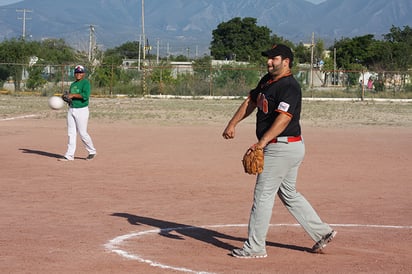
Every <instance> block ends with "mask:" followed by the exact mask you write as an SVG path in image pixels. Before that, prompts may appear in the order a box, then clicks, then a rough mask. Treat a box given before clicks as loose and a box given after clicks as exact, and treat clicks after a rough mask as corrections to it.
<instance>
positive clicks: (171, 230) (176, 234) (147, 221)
mask: <svg viewBox="0 0 412 274" xmlns="http://www.w3.org/2000/svg"><path fill="white" fill-rule="evenodd" d="M111 216H116V217H122V218H125V219H127V221H128V222H129V223H130V224H132V225H149V226H153V227H157V228H159V229H160V231H159V235H161V236H163V237H167V238H171V239H176V240H184V237H183V236H186V237H190V238H192V239H195V240H198V241H202V242H205V243H208V244H212V245H214V246H216V247H219V248H222V249H226V250H232V249H234V248H239V247H241V246H242V244H243V242H244V241H245V240H246V239H245V238H240V237H234V236H230V235H227V234H224V233H221V232H217V231H215V230H212V229H208V228H204V227H195V226H191V225H186V224H180V223H175V222H168V221H163V220H158V219H154V218H150V217H143V216H137V215H133V214H129V213H113V214H111ZM221 239H226V240H232V241H238V242H241V244H240V246H233V245H231V244H229V243H226V242H224V241H222V240H221ZM266 245H267V246H274V247H278V248H287V249H293V250H297V251H304V252H311V249H309V248H306V247H301V246H295V245H286V244H280V243H274V242H266Z"/></svg>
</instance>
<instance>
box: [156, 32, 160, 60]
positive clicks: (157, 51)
mask: <svg viewBox="0 0 412 274" xmlns="http://www.w3.org/2000/svg"><path fill="white" fill-rule="evenodd" d="M156 47H157V49H156V64H159V50H160V49H159V47H160V40H159V38H158V39H157V41H156Z"/></svg>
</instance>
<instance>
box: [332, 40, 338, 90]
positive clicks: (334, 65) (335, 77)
mask: <svg viewBox="0 0 412 274" xmlns="http://www.w3.org/2000/svg"><path fill="white" fill-rule="evenodd" d="M337 84H338V77H337V75H336V48H333V85H337Z"/></svg>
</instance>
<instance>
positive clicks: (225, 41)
mask: <svg viewBox="0 0 412 274" xmlns="http://www.w3.org/2000/svg"><path fill="white" fill-rule="evenodd" d="M256 22H257V20H256V18H251V17H246V18H244V19H241V18H240V17H236V18H233V19H231V20H229V21H228V22H223V23H220V24H219V25H218V26H217V29H215V30H213V31H212V36H213V37H212V42H211V46H210V50H211V54H212V56H213V57H214V58H215V59H223V60H237V61H251V60H252V61H254V60H260V59H261V55H260V53H261V51H263V50H266V49H267V48H268V47H270V46H271V44H272V43H273V42H271V37H270V33H271V30H270V29H269V28H267V27H262V26H261V27H260V26H257V25H256Z"/></svg>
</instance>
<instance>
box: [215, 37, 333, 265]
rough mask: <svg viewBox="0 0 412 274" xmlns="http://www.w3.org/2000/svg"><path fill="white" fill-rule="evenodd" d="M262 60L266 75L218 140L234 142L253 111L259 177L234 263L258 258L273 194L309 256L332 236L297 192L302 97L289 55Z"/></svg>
mask: <svg viewBox="0 0 412 274" xmlns="http://www.w3.org/2000/svg"><path fill="white" fill-rule="evenodd" d="M262 55H263V56H265V57H267V70H268V73H267V74H266V75H264V76H263V78H262V79H261V80H260V81H259V84H258V85H257V87H256V88H255V89H253V90H251V91H250V93H249V96H248V97H247V98H246V99H245V100H244V102H243V103H242V104H241V105H240V107H239V108H238V110H237V111H236V113H235V114H234V115H233V117H232V119H231V120H230V121H229V123H228V125H227V126H226V128H225V130H224V131H223V134H222V135H223V138H225V139H232V138H234V137H235V127H236V125H237V124H238V123H239V122H240V121H242V120H243V119H245V118H246V117H248V116H249V115H250V114H251V113H252V112H253V111H254V110H255V109H257V114H256V136H257V139H258V142H257V143H256V144H254V146H257V147H260V148H263V150H264V167H263V172H262V173H260V174H258V175H257V178H256V184H255V189H254V199H253V206H252V209H251V213H250V219H249V226H248V238H247V240H246V241H245V243H244V244H243V247H242V248H237V249H233V250H232V255H233V256H234V257H238V258H263V257H266V256H267V253H266V235H267V232H268V229H269V224H270V219H271V216H272V209H273V206H274V203H275V196H276V194H277V195H278V196H279V198H280V200H281V201H282V202H283V204H284V205H285V206H286V208H287V209H288V210H289V212H290V213H291V214H292V215H293V216H294V217H295V218H296V220H297V221H298V222H299V224H300V225H301V226H302V228H303V229H304V230H305V231H306V232H307V233H308V235H309V236H310V237H311V238H312V239H313V241H314V242H315V245H314V246H313V247H312V251H313V252H315V253H319V252H321V251H322V249H323V248H324V247H325V246H326V244H327V243H329V242H330V241H331V240H332V239H333V237H334V236H335V235H336V231H334V230H333V229H332V228H331V227H330V226H329V225H328V224H326V223H324V222H323V221H322V220H321V219H320V218H319V216H318V214H317V213H316V211H315V210H314V209H313V207H312V206H311V205H310V203H309V202H308V201H307V200H306V199H305V198H304V197H303V196H302V195H301V194H300V193H299V192H297V191H296V180H297V175H298V169H299V166H300V164H301V162H302V160H303V157H304V155H305V145H304V142H303V139H302V136H301V128H300V122H299V120H300V112H301V108H302V92H301V88H300V86H299V84H298V82H297V81H296V80H295V78H294V77H293V75H292V72H291V68H292V62H293V53H292V51H291V49H290V48H289V47H287V46H285V45H281V44H279V45H274V46H273V47H272V49H269V50H267V51H265V52H262Z"/></svg>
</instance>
